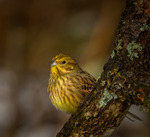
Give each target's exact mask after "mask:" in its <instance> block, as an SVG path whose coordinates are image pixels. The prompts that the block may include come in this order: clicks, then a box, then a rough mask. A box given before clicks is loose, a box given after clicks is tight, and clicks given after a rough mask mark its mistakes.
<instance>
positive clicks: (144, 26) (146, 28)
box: [140, 24, 150, 31]
mask: <svg viewBox="0 0 150 137" xmlns="http://www.w3.org/2000/svg"><path fill="white" fill-rule="evenodd" d="M149 29H150V27H149V26H148V25H147V24H143V26H142V27H141V28H140V31H146V30H149Z"/></svg>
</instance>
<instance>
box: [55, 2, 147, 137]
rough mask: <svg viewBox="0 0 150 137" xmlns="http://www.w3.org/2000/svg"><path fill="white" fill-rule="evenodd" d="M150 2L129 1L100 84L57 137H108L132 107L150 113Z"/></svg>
mask: <svg viewBox="0 0 150 137" xmlns="http://www.w3.org/2000/svg"><path fill="white" fill-rule="evenodd" d="M149 17H150V2H149V1H148V0H127V1H126V9H125V11H124V13H123V14H122V17H121V21H120V25H119V27H118V31H117V35H116V40H115V44H114V50H113V51H112V54H111V56H110V58H109V60H108V62H107V63H106V64H105V66H104V71H103V73H102V74H101V77H100V78H99V80H98V81H97V88H96V89H94V90H93V91H92V92H91V93H90V95H89V96H87V97H86V98H85V100H84V101H83V103H82V104H81V105H80V106H79V108H78V110H77V111H76V112H75V113H74V114H73V115H72V116H71V117H70V119H69V120H68V122H67V123H66V124H65V125H64V127H63V128H62V129H61V131H60V132H59V133H58V134H57V137H97V136H98V137H108V136H109V135H111V134H112V132H113V131H114V130H115V129H116V128H117V127H118V126H119V125H120V123H121V121H122V120H123V118H124V117H125V115H126V113H127V112H128V110H129V108H130V106H131V105H132V104H135V105H141V106H143V107H144V108H145V110H147V111H149V110H150V100H149V94H150V93H149V92H150V18H149Z"/></svg>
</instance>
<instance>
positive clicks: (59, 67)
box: [51, 54, 80, 75]
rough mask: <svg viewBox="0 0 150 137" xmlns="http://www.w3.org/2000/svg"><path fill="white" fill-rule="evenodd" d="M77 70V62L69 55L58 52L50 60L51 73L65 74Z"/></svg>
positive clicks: (78, 68)
mask: <svg viewBox="0 0 150 137" xmlns="http://www.w3.org/2000/svg"><path fill="white" fill-rule="evenodd" d="M78 70H80V67H79V65H78V63H77V62H76V61H75V59H73V58H72V57H71V56H69V55H64V54H58V55H56V56H55V57H54V58H53V59H52V61H51V74H55V75H65V74H68V73H72V72H76V71H78Z"/></svg>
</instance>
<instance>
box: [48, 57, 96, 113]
mask: <svg viewBox="0 0 150 137" xmlns="http://www.w3.org/2000/svg"><path fill="white" fill-rule="evenodd" d="M95 86H96V80H95V78H94V77H93V76H91V75H90V74H89V73H88V72H86V71H84V70H82V69H81V67H80V66H79V65H78V63H77V62H76V60H75V59H74V58H72V57H71V56H69V55H64V54H59V55H57V56H56V57H54V58H53V59H52V62H51V70H50V79H49V84H48V93H49V97H50V99H51V102H52V103H53V105H54V106H55V107H56V108H57V109H59V110H61V111H64V112H67V113H70V114H72V113H74V112H75V111H76V110H77V108H78V106H79V104H80V103H81V102H82V101H83V99H84V97H85V96H87V95H88V94H89V93H90V92H91V91H92V89H93V88H94V87H95Z"/></svg>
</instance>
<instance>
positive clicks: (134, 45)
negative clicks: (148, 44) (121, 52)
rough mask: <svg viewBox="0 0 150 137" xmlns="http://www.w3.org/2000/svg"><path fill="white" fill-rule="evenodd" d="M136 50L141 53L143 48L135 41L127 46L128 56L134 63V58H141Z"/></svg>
mask: <svg viewBox="0 0 150 137" xmlns="http://www.w3.org/2000/svg"><path fill="white" fill-rule="evenodd" d="M135 50H138V51H141V50H142V47H141V46H140V44H137V43H135V41H132V42H131V43H129V44H128V45H127V51H128V55H127V56H128V57H130V59H131V60H132V61H133V58H139V56H138V53H137V52H136V51H135Z"/></svg>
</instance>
